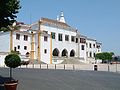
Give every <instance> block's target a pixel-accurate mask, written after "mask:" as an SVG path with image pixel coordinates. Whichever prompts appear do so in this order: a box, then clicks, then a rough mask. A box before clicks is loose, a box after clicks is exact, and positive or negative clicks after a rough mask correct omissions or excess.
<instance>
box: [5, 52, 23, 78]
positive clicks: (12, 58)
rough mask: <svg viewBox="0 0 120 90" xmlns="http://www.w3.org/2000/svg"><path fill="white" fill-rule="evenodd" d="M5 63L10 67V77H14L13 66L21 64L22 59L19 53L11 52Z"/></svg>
mask: <svg viewBox="0 0 120 90" xmlns="http://www.w3.org/2000/svg"><path fill="white" fill-rule="evenodd" d="M4 63H5V65H6V66H7V67H10V79H12V68H16V67H18V66H20V65H21V59H20V57H19V56H18V55H17V54H15V53H11V54H8V55H7V56H6V57H5V61H4Z"/></svg>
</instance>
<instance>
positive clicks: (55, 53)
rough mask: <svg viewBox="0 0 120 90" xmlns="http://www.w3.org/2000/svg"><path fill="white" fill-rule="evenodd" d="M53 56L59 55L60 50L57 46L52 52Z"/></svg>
mask: <svg viewBox="0 0 120 90" xmlns="http://www.w3.org/2000/svg"><path fill="white" fill-rule="evenodd" d="M52 55H53V56H59V50H58V49H57V48H55V49H54V50H53V53H52Z"/></svg>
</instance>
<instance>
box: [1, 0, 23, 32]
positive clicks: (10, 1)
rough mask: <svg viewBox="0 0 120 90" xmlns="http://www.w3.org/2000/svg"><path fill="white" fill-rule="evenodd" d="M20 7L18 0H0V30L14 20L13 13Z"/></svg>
mask: <svg viewBox="0 0 120 90" xmlns="http://www.w3.org/2000/svg"><path fill="white" fill-rule="evenodd" d="M20 8H21V7H20V1H19V0H0V30H1V29H2V30H3V31H7V30H8V29H5V28H6V27H8V25H12V24H13V22H15V21H16V20H15V18H17V16H16V15H15V14H17V13H18V10H19V9H20ZM2 30H1V31H2Z"/></svg>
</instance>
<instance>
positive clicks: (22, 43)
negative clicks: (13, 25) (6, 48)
mask: <svg viewBox="0 0 120 90" xmlns="http://www.w3.org/2000/svg"><path fill="white" fill-rule="evenodd" d="M17 33H18V34H20V40H17V39H16V34H17ZM24 35H28V41H24ZM18 45H19V46H20V49H18ZM24 46H27V50H24ZM14 47H16V48H17V51H19V52H20V53H21V55H25V54H26V53H27V52H29V53H30V50H31V36H30V35H29V34H26V33H25V34H24V33H19V32H14V35H13V50H14Z"/></svg>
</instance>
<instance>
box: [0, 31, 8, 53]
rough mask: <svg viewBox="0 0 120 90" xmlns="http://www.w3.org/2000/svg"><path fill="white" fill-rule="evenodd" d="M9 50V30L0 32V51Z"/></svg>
mask: <svg viewBox="0 0 120 90" xmlns="http://www.w3.org/2000/svg"><path fill="white" fill-rule="evenodd" d="M9 51H10V32H4V33H0V52H9Z"/></svg>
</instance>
